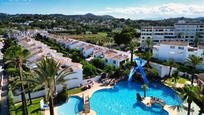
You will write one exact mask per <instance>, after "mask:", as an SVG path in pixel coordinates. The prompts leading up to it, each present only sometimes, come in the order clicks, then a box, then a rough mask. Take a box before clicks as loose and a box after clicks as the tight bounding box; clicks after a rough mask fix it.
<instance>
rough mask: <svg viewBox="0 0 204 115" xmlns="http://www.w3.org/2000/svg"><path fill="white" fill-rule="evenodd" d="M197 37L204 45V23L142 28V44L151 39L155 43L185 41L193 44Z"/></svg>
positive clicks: (180, 22)
mask: <svg viewBox="0 0 204 115" xmlns="http://www.w3.org/2000/svg"><path fill="white" fill-rule="evenodd" d="M195 37H199V39H200V43H201V44H204V23H187V22H185V21H182V20H181V21H179V22H178V23H176V24H174V26H148V27H142V28H141V37H140V40H141V42H144V41H145V39H147V38H151V39H152V41H153V42H155V43H158V42H161V41H185V42H189V43H193V42H194V39H195Z"/></svg>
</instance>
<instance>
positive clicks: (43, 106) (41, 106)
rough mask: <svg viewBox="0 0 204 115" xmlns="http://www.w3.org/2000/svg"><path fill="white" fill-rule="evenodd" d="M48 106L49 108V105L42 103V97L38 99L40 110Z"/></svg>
mask: <svg viewBox="0 0 204 115" xmlns="http://www.w3.org/2000/svg"><path fill="white" fill-rule="evenodd" d="M48 108H49V106H48V105H47V104H45V103H44V101H43V99H42V100H40V109H41V110H46V109H48Z"/></svg>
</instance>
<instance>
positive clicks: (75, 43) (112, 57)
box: [41, 33, 130, 67]
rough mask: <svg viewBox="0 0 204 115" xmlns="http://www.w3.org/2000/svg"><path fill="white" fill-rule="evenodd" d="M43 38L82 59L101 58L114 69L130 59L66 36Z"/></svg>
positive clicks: (124, 54) (123, 53)
mask: <svg viewBox="0 0 204 115" xmlns="http://www.w3.org/2000/svg"><path fill="white" fill-rule="evenodd" d="M41 35H42V36H45V37H44V38H48V39H50V40H53V41H55V42H56V43H58V44H60V45H61V46H63V47H64V48H66V49H69V50H71V49H77V50H79V51H80V52H81V54H82V55H83V57H84V58H86V59H87V60H89V61H90V60H91V59H94V58H101V59H103V60H104V61H105V63H106V64H111V65H112V66H114V67H120V65H122V64H124V63H125V62H127V61H128V60H129V59H130V54H129V53H127V52H123V51H119V50H114V49H109V48H106V47H102V46H98V45H94V44H90V43H86V42H83V41H79V40H75V39H71V38H69V37H67V36H64V37H62V36H56V35H52V34H48V33H47V34H42V33H41Z"/></svg>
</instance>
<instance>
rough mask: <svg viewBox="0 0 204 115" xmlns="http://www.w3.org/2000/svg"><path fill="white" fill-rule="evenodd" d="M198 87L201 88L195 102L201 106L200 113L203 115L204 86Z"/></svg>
mask: <svg viewBox="0 0 204 115" xmlns="http://www.w3.org/2000/svg"><path fill="white" fill-rule="evenodd" d="M198 88H199V89H198V91H200V92H198V93H197V95H196V97H195V99H194V102H195V104H196V105H197V106H198V107H199V108H200V111H199V113H200V115H202V113H204V94H203V93H202V91H203V88H204V87H198Z"/></svg>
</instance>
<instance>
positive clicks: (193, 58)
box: [187, 55, 203, 85]
mask: <svg viewBox="0 0 204 115" xmlns="http://www.w3.org/2000/svg"><path fill="white" fill-rule="evenodd" d="M202 62H203V58H202V57H198V56H195V55H191V56H189V57H188V59H187V63H188V64H189V65H190V66H191V67H192V68H193V71H192V72H193V73H192V78H191V85H193V81H194V77H195V73H196V66H197V65H199V64H201V63H202Z"/></svg>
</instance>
